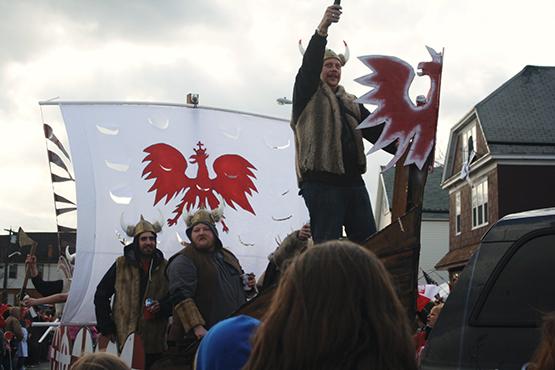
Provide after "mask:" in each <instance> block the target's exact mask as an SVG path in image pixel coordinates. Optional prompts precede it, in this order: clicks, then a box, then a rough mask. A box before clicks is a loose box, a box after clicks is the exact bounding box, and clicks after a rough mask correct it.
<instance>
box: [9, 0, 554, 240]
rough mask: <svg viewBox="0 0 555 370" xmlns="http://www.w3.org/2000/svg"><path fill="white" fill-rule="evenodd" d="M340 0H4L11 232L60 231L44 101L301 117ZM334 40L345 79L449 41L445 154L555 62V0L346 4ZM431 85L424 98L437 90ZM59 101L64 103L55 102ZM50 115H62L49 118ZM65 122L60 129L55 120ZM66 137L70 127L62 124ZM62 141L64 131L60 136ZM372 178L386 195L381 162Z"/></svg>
mask: <svg viewBox="0 0 555 370" xmlns="http://www.w3.org/2000/svg"><path fill="white" fill-rule="evenodd" d="M327 5H329V3H328V1H321V0H282V1H269V0H243V1H229V0H203V1H192V0H180V1H163V0H160V1H153V0H151V1H147V0H133V1H116V0H112V1H101V0H97V1H75V0H58V1H47V0H41V1H38V0H37V1H25V0H19V1H8V0H0V87H1V88H0V124H1V127H2V129H3V130H2V132H3V138H4V140H3V145H2V150H1V152H0V166H1V168H0V171H1V173H2V181H0V227H1V228H2V229H3V228H7V227H10V226H12V227H18V226H22V227H23V228H24V229H26V230H29V231H53V230H55V216H54V206H53V201H52V187H51V184H50V176H49V169H48V162H47V159H46V151H45V143H44V139H43V133H42V119H41V111H40V109H39V106H38V101H41V100H46V99H50V98H54V97H57V96H59V97H60V99H61V100H118V101H121V100H140V101H154V102H173V103H180V102H184V100H185V95H186V94H187V93H188V92H197V93H199V94H200V102H201V105H206V106H215V107H221V108H226V109H231V110H239V111H246V112H254V113H262V114H265V115H270V116H276V117H282V118H288V117H289V113H290V106H280V105H277V104H276V98H278V97H283V96H287V97H291V91H292V85H293V81H294V76H295V73H296V71H297V69H298V67H299V64H300V60H301V58H300V54H299V52H298V49H297V41H298V39H299V38H303V39H304V40H305V41H308V39H309V38H310V36H311V35H312V33H313V32H314V29H315V28H316V26H317V25H318V23H319V21H320V19H321V17H322V14H323V12H324V9H325V7H326V6H327ZM342 5H343V16H342V18H341V21H340V23H339V24H336V25H333V26H332V28H331V29H330V36H329V38H328V46H329V47H331V48H334V49H337V50H338V51H342V43H341V41H342V40H343V39H344V40H346V41H347V42H348V43H349V45H350V47H351V56H352V58H351V61H350V62H349V63H348V64H347V66H346V67H345V69H344V71H343V81H342V82H343V85H344V86H345V87H346V88H347V90H348V91H350V92H352V93H354V94H357V95H359V96H360V95H362V94H363V93H364V92H366V88H365V87H364V86H362V85H359V84H357V83H355V82H354V81H353V80H354V79H355V78H357V77H360V76H362V75H364V74H367V73H368V70H367V69H366V67H364V66H363V65H362V63H360V62H359V61H358V60H357V59H356V58H355V57H356V56H360V55H367V54H385V55H394V56H397V57H400V58H401V59H404V60H406V61H407V62H409V63H410V64H411V65H413V66H416V65H417V64H418V62H420V61H425V60H429V55H428V54H427V51H426V49H425V47H424V46H425V45H429V46H431V47H434V48H436V49H437V50H440V49H441V48H442V47H444V48H445V59H444V73H443V82H442V92H441V94H442V95H441V96H442V99H441V107H440V118H439V132H438V140H439V146H438V148H439V151H440V152H441V153H444V152H445V149H446V146H447V140H448V134H449V129H450V128H451V127H452V126H453V125H454V124H455V123H457V121H458V120H459V119H461V118H462V117H463V116H464V115H465V114H467V113H468V112H469V111H470V110H471V109H472V107H473V106H474V105H475V104H476V103H478V102H479V101H480V100H482V99H483V98H484V97H486V96H487V95H488V94H489V93H491V92H492V91H493V90H495V89H496V88H497V87H499V86H500V85H501V84H502V83H503V82H505V81H506V80H507V79H509V78H511V77H512V76H513V75H515V74H516V73H518V72H519V71H520V70H521V69H522V68H523V67H524V66H525V65H527V64H533V65H555V48H553V43H552V39H553V36H552V35H553V26H552V24H553V22H552V18H553V14H555V2H553V1H552V0H549V1H548V0H545V1H543V0H538V1H536V0H530V1H527V2H523V1H501V0H494V1H484V0H481V1H478V0H467V1H453V0H420V1H392V0H387V1H374V0H343V2H342ZM426 91H427V86H426V84H425V82H418V83H417V84H416V85H415V86H414V87H413V89H411V94H413V96H416V95H419V94H425V93H426ZM45 109H48V110H52V109H56V108H52V107H47V108H45ZM49 114H51V113H49ZM55 129H58V127H55ZM57 134H58V132H57ZM60 136H63V135H62V134H60ZM370 161H371V162H372V163H373V164H374V165H373V166H371V170H372V172H371V173H370V176H369V177H370V180H369V185H370V188H371V190H372V192H374V193H373V194H372V195H371V196H372V198H373V199H374V198H375V189H376V185H377V173H376V169H377V168H378V165H380V164H385V163H386V162H387V159H386V158H385V157H384V156H377V158H375V157H370Z"/></svg>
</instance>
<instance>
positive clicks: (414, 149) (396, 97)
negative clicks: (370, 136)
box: [356, 47, 443, 169]
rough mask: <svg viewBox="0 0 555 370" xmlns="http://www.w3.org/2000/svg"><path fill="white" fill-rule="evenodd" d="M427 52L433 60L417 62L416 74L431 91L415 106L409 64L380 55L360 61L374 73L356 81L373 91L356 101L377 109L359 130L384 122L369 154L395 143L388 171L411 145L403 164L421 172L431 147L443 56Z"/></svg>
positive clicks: (433, 137)
mask: <svg viewBox="0 0 555 370" xmlns="http://www.w3.org/2000/svg"><path fill="white" fill-rule="evenodd" d="M428 52H429V53H430V55H431V56H432V61H430V62H422V63H420V64H419V65H418V69H419V71H418V75H419V76H428V77H429V78H430V90H429V91H428V95H427V96H426V97H425V98H424V97H422V99H420V97H419V98H418V99H417V104H414V103H413V102H412V100H411V99H410V97H409V88H410V86H411V84H412V81H413V79H414V76H415V73H414V70H413V69H412V67H411V66H410V64H408V63H406V62H405V61H403V60H401V59H399V58H396V57H391V56H383V55H370V56H364V57H360V58H359V59H360V60H361V61H362V62H363V63H364V64H365V65H366V66H368V68H370V69H371V70H372V71H373V73H371V74H369V75H366V76H363V77H360V78H358V79H356V81H357V82H359V83H361V84H363V85H366V86H370V87H373V89H372V90H370V92H368V93H366V94H365V95H363V96H361V97H360V98H359V99H358V102H359V103H363V104H373V105H377V108H376V109H375V110H374V112H372V114H370V116H368V117H367V118H366V119H365V120H364V121H363V122H362V123H361V124H360V125H359V126H358V128H366V127H373V126H378V125H381V124H384V123H385V125H384V129H383V131H382V133H381V135H380V137H379V138H378V140H377V141H376V143H375V144H374V147H373V148H372V149H371V150H370V151H369V152H368V154H370V153H373V152H375V151H377V150H379V149H382V148H384V147H386V146H388V145H389V144H391V143H392V142H394V141H397V142H398V146H397V152H396V153H395V156H394V157H393V159H392V160H391V161H390V162H389V163H388V165H387V167H388V168H389V167H391V166H392V165H393V164H395V163H396V162H397V160H398V159H399V158H400V157H401V156H402V155H403V154H404V153H405V151H406V150H407V148H408V147H409V145H410V151H409V153H408V155H407V158H406V160H405V163H404V164H405V165H408V164H411V163H414V164H415V165H416V166H418V168H420V169H422V167H423V166H424V163H425V162H426V160H427V159H428V156H429V155H430V152H431V151H432V148H433V146H434V143H435V135H436V128H437V117H438V111H439V90H440V84H441V70H442V62H443V55H442V54H441V53H437V52H436V51H435V50H434V49H432V48H429V47H428Z"/></svg>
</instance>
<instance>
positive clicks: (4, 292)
mask: <svg viewBox="0 0 555 370" xmlns="http://www.w3.org/2000/svg"><path fill="white" fill-rule="evenodd" d="M11 235H12V230H11V229H10V237H11ZM9 245H10V244H9V243H8V244H6V245H4V247H3V248H2V259H3V260H4V289H3V290H2V303H8V247H9Z"/></svg>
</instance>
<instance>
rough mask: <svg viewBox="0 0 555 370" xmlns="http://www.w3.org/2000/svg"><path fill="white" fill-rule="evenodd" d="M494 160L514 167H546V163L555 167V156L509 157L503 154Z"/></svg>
mask: <svg viewBox="0 0 555 370" xmlns="http://www.w3.org/2000/svg"><path fill="white" fill-rule="evenodd" d="M492 159H493V160H495V161H497V162H498V163H499V164H504V165H513V166H523V165H527V166H533V165H535V164H537V165H545V164H546V162H547V163H549V165H555V154H551V155H526V154H525V155H508V154H501V155H495V156H493V157H492Z"/></svg>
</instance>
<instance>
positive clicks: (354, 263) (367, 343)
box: [244, 240, 416, 370]
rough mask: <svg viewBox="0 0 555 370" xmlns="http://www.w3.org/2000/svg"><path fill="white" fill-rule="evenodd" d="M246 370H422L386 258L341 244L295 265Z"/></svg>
mask: <svg viewBox="0 0 555 370" xmlns="http://www.w3.org/2000/svg"><path fill="white" fill-rule="evenodd" d="M244 369H245V370H259V369H265V370H277V369H304V370H310V369H318V370H326V369H334V370H341V369H349V370H352V369H376V370H385V369H391V370H393V369H405V370H407V369H408V370H410V369H416V363H415V352H414V344H413V342H412V338H411V333H410V329H409V323H408V318H407V316H406V313H405V310H404V309H403V307H402V306H401V303H400V301H399V299H398V298H397V295H396V294H395V291H394V289H393V286H392V284H391V282H390V279H389V276H388V273H387V271H386V270H385V268H384V266H383V264H382V263H381V262H380V260H379V259H378V258H377V257H376V256H375V255H374V254H373V253H371V252H369V251H367V250H365V249H363V248H362V247H360V246H358V245H356V244H354V243H352V242H349V241H338V240H336V241H329V242H326V243H323V244H320V245H316V246H315V247H314V248H309V249H308V250H307V251H306V252H305V253H304V254H302V255H300V256H299V257H298V258H297V259H295V260H294V261H293V262H292V264H291V265H290V266H289V267H288V269H287V270H286V272H285V274H284V276H283V277H282V280H281V281H280V284H279V286H278V289H277V292H276V295H275V296H274V299H273V301H272V304H271V306H270V309H269V311H268V313H267V315H266V317H265V319H264V320H263V322H262V324H261V325H260V327H259V329H258V330H257V333H256V335H255V337H254V341H253V349H252V354H251V357H250V358H249V361H248V362H247V364H246V366H245V367H244Z"/></svg>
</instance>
